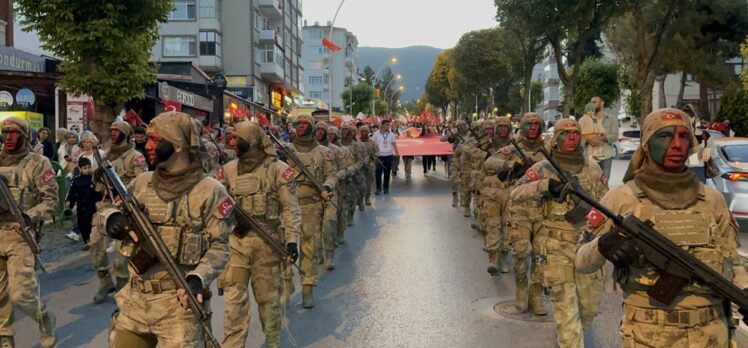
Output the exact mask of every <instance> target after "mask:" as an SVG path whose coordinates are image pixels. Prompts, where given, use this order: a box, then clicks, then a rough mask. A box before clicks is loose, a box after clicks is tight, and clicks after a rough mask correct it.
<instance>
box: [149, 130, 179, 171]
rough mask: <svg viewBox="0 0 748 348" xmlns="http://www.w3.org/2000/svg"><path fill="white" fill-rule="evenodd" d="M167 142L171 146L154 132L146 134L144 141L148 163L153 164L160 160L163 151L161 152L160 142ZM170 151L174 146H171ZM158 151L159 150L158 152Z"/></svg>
mask: <svg viewBox="0 0 748 348" xmlns="http://www.w3.org/2000/svg"><path fill="white" fill-rule="evenodd" d="M162 143H163V144H169V145H168V146H171V144H170V143H169V142H167V141H165V140H163V139H161V137H160V136H158V135H155V134H148V141H146V143H145V152H146V154H147V156H148V163H150V164H151V165H153V166H155V165H156V164H158V163H159V162H160V160H159V158H161V157H162V156H163V155H165V153H164V152H163V151H164V149H163V147H162V146H161V144H162ZM171 150H172V153H173V151H174V147H173V146H171ZM159 152H161V153H160V154H159ZM170 156H171V155H169V156H167V157H165V159H164V160H166V159H168V158H169V157H170Z"/></svg>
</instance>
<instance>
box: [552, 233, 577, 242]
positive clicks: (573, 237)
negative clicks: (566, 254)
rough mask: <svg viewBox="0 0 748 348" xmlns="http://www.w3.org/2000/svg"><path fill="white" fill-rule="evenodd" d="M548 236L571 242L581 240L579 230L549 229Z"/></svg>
mask: <svg viewBox="0 0 748 348" xmlns="http://www.w3.org/2000/svg"><path fill="white" fill-rule="evenodd" d="M548 237H550V238H553V239H558V240H561V241H564V242H569V243H576V242H579V232H577V231H561V230H550V231H548Z"/></svg>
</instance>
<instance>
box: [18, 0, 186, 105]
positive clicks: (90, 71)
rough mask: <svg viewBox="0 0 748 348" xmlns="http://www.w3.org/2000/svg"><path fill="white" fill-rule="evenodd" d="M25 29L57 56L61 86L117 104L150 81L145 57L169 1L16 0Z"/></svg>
mask: <svg viewBox="0 0 748 348" xmlns="http://www.w3.org/2000/svg"><path fill="white" fill-rule="evenodd" d="M15 5H16V8H17V10H18V14H19V18H21V24H22V25H23V26H24V29H25V30H35V31H37V32H38V33H39V36H40V37H41V41H42V47H43V48H44V49H46V50H49V51H50V52H52V53H54V54H55V55H56V56H58V57H60V58H61V59H62V63H61V64H60V67H59V69H60V71H61V72H62V73H63V74H64V75H63V76H62V79H61V81H60V87H62V88H64V89H65V90H67V91H69V92H72V93H80V94H83V93H85V94H88V95H90V96H92V97H94V99H95V100H96V103H97V104H99V105H107V106H110V107H114V106H121V105H122V104H124V103H125V102H127V101H128V100H130V99H132V98H139V97H143V96H144V90H143V85H144V84H146V83H149V82H152V81H153V80H154V76H153V75H152V74H151V71H150V70H149V65H148V60H149V58H150V52H151V47H153V45H154V44H155V43H156V41H157V40H158V37H159V36H158V23H159V22H164V21H166V19H167V14H168V13H169V12H170V11H171V10H172V8H173V4H172V1H170V0H135V1H133V0H109V1H94V0H69V1H59V0H16V1H15Z"/></svg>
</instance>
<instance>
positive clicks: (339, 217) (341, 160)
mask: <svg viewBox="0 0 748 348" xmlns="http://www.w3.org/2000/svg"><path fill="white" fill-rule="evenodd" d="M327 132H328V144H329V146H330V148H334V149H337V150H338V151H339V153H340V157H336V158H337V159H338V162H337V169H338V171H337V175H336V185H335V186H336V188H337V189H336V193H337V194H338V197H337V204H338V209H335V207H334V206H333V205H332V204H330V206H331V207H332V209H335V212H336V221H337V225H336V230H335V231H336V233H335V234H333V238H334V240H335V243H339V244H343V243H344V240H345V239H344V238H345V229H346V227H347V226H348V210H349V209H355V206H354V202H355V201H354V196H353V175H354V173H355V164H354V162H353V154H351V151H350V150H349V149H348V147H346V146H340V142H339V139H340V130H339V129H338V127H335V126H328V127H327ZM330 137H331V138H332V139H331V140H330V139H329V138H330Z"/></svg>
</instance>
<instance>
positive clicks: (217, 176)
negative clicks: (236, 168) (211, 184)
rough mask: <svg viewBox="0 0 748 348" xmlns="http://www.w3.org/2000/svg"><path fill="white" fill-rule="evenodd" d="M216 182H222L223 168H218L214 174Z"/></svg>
mask: <svg viewBox="0 0 748 348" xmlns="http://www.w3.org/2000/svg"><path fill="white" fill-rule="evenodd" d="M216 180H223V166H220V167H218V172H217V173H216Z"/></svg>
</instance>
